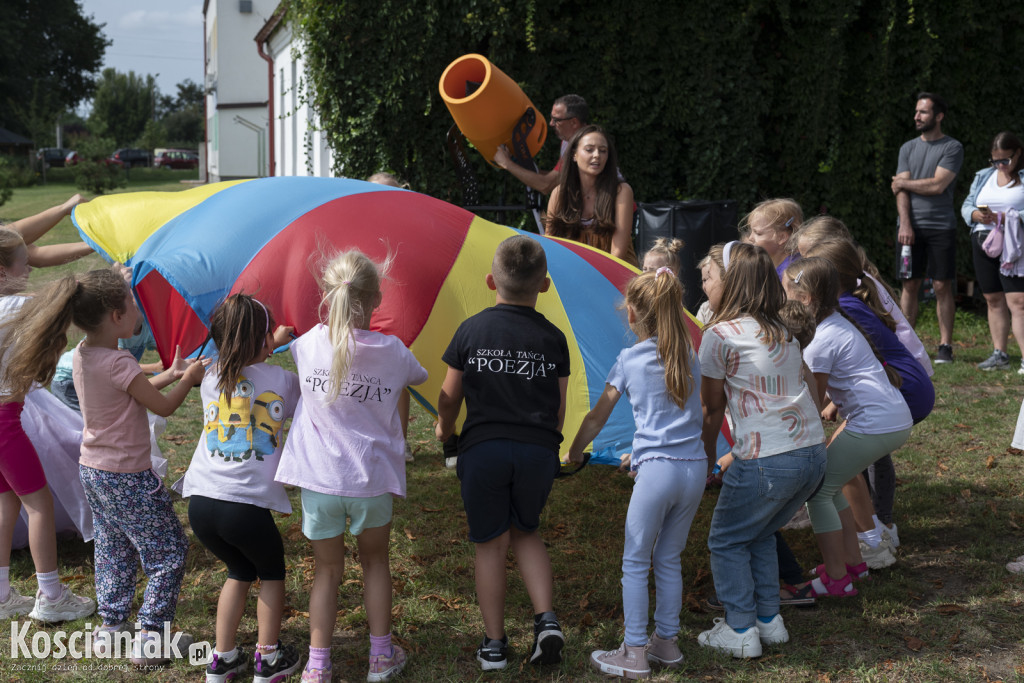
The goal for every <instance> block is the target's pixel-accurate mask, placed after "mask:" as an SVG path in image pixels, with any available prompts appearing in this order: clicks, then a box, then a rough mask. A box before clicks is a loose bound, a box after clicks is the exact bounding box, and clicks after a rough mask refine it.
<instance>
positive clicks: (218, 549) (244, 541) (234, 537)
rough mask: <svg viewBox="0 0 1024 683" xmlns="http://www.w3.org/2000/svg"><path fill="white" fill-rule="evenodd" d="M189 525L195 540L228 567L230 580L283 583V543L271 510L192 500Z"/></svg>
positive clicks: (229, 503)
mask: <svg viewBox="0 0 1024 683" xmlns="http://www.w3.org/2000/svg"><path fill="white" fill-rule="evenodd" d="M188 521H189V524H191V525H192V532H193V533H194V534H195V535H196V538H198V539H199V540H200V541H201V542H202V544H203V545H205V546H206V547H207V549H209V551H210V552H211V553H213V554H214V555H216V556H217V558H218V559H220V560H221V561H222V562H223V563H224V564H226V565H227V566H228V578H231V579H235V580H236V581H244V582H246V583H252V582H253V581H255V580H256V579H257V578H259V579H260V580H262V581H284V574H285V568H284V543H283V542H282V541H281V532H279V531H278V530H277V525H276V524H274V517H273V516H272V515H271V513H270V510H268V509H266V508H261V507H259V506H257V505H250V504H248V503H233V502H230V501H224V500H216V499H214V498H206V497H205V496H191V497H190V498H189V499H188Z"/></svg>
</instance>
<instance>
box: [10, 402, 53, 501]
mask: <svg viewBox="0 0 1024 683" xmlns="http://www.w3.org/2000/svg"><path fill="white" fill-rule="evenodd" d="M24 405H25V404H24V403H0V493H7V492H8V491H11V490H13V491H14V493H16V494H17V495H18V496H24V495H26V494H29V493H35V492H36V491H38V490H39V489H41V488H43V487H44V486H46V475H45V474H44V473H43V466H42V465H41V464H40V462H39V455H38V454H37V453H36V449H35V447H33V446H32V442H31V441H29V439H28V434H26V433H25V429H24V428H23V427H22V426H21V409H22V408H23V407H24Z"/></svg>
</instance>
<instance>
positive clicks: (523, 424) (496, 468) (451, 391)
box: [436, 236, 569, 671]
mask: <svg viewBox="0 0 1024 683" xmlns="http://www.w3.org/2000/svg"><path fill="white" fill-rule="evenodd" d="M550 284H551V281H550V280H549V279H548V277H547V259H546V257H545V255H544V249H543V247H542V246H541V245H540V243H539V242H538V241H537V240H535V239H532V238H530V237H526V236H516V237H510V238H509V239H507V240H505V241H504V242H502V243H501V244H500V245H498V250H497V252H496V253H495V255H494V261H493V263H492V264H491V272H490V273H488V274H487V286H488V287H489V288H490V289H493V290H496V291H497V303H496V305H495V306H494V307H492V308H488V309H485V310H483V311H481V312H480V313H478V314H476V315H474V316H473V317H471V318H469V319H468V320H466V321H465V322H464V323H462V325H460V326H459V329H458V331H456V333H455V337H454V338H453V339H452V341H451V343H450V344H449V345H448V349H447V350H446V351H445V352H444V356H443V357H442V358H443V360H444V362H445V363H447V364H448V374H447V375H446V376H445V379H444V385H443V386H442V387H441V396H440V398H438V402H437V414H438V423H437V428H436V432H437V438H438V439H440V440H441V441H444V440H446V439H447V438H448V437H449V436H451V434H452V433H453V431H454V430H455V420H456V418H457V417H458V415H459V410H460V408H461V406H462V401H463V398H465V400H466V421H465V423H464V424H463V426H462V434H461V436H460V438H459V459H458V470H457V471H458V475H459V479H460V480H461V482H462V500H463V503H464V504H465V507H466V518H467V521H468V522H469V539H470V540H471V541H473V542H474V543H475V544H476V592H477V600H478V601H479V602H480V612H481V613H482V616H483V620H484V630H485V633H484V639H483V642H482V643H481V644H480V647H479V648H477V651H476V658H477V661H479V662H480V666H481V667H482V668H483V670H484V671H489V670H494V669H503V668H504V667H505V664H506V661H507V657H508V638H507V636H506V635H505V563H506V558H507V556H508V549H509V546H511V547H512V550H513V551H514V552H515V554H516V560H517V561H518V564H519V569H520V573H521V575H522V577H523V583H524V584H526V590H527V592H528V593H529V594H530V601H531V602H532V603H533V610H534V612H535V613H536V614H535V615H534V618H533V621H534V627H533V628H534V640H533V648H532V651H531V653H530V662H531V663H533V664H555V663H558V662H560V661H561V659H562V655H561V652H562V645H563V644H564V642H565V638H564V637H563V635H562V630H561V628H560V627H559V625H558V620H557V619H556V617H555V613H554V611H553V610H552V603H551V600H552V598H551V595H552V578H551V560H550V558H549V557H548V553H547V550H546V549H545V547H544V542H543V540H542V539H541V537H540V535H539V534H538V533H537V528H538V526H539V525H540V513H541V510H542V509H543V508H544V503H545V502H546V501H547V497H548V493H550V491H551V483H552V481H553V480H554V477H555V474H556V473H557V471H558V468H559V459H558V445H559V444H560V443H561V441H562V433H561V429H562V420H563V418H564V417H565V394H566V388H567V386H568V383H569V347H568V343H567V342H566V340H565V335H564V334H562V332H561V331H560V330H559V329H558V328H557V327H555V326H554V325H552V324H551V323H550V322H548V320H547V319H546V318H545V317H544V316H543V315H541V314H540V313H538V312H537V311H536V310H535V307H536V305H537V296H538V295H539V294H540V293H541V292H546V291H547V289H548V287H549V286H550Z"/></svg>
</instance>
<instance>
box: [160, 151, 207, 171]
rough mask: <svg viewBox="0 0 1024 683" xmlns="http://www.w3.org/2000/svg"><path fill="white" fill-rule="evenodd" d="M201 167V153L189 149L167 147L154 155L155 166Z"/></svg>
mask: <svg viewBox="0 0 1024 683" xmlns="http://www.w3.org/2000/svg"><path fill="white" fill-rule="evenodd" d="M198 167H199V155H198V154H196V153H195V152H192V151H189V150H187V149H166V150H164V151H163V152H161V153H160V154H157V155H156V156H155V157H153V168H178V169H181V168H188V169H194V168H198Z"/></svg>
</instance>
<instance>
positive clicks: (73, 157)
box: [64, 150, 78, 166]
mask: <svg viewBox="0 0 1024 683" xmlns="http://www.w3.org/2000/svg"><path fill="white" fill-rule="evenodd" d="M77 163H78V152H76V151H75V150H71V151H70V152H68V153H67V156H65V157H64V165H65V166H74V165H75V164H77Z"/></svg>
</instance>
